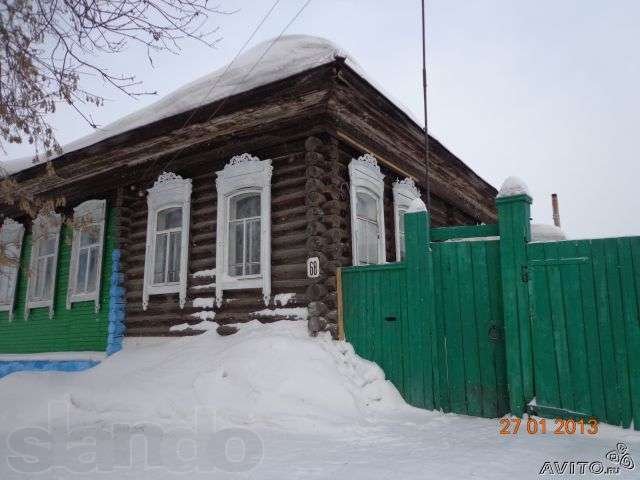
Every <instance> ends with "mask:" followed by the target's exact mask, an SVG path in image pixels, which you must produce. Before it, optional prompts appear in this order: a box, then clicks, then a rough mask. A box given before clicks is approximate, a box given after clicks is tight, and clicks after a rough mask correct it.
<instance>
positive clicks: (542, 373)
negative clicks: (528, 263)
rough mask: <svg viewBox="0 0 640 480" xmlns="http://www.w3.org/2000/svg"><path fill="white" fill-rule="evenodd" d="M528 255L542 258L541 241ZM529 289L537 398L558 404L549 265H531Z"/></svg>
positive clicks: (558, 390) (543, 401)
mask: <svg viewBox="0 0 640 480" xmlns="http://www.w3.org/2000/svg"><path fill="white" fill-rule="evenodd" d="M529 247H530V248H529V258H531V259H536V258H543V257H544V255H545V251H544V247H543V245H542V244H537V245H535V246H534V245H530V246H529ZM529 291H530V292H531V302H530V308H531V322H532V330H533V350H534V363H535V373H536V377H535V382H536V399H537V401H538V403H543V404H546V405H555V406H557V407H559V406H560V405H561V401H560V382H559V379H558V364H557V361H556V348H555V338H554V331H553V320H552V315H551V306H550V302H551V299H550V292H549V281H548V268H547V267H537V268H530V271H529Z"/></svg>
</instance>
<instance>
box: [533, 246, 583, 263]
mask: <svg viewBox="0 0 640 480" xmlns="http://www.w3.org/2000/svg"><path fill="white" fill-rule="evenodd" d="M550 243H554V244H556V245H557V246H558V248H560V249H562V251H565V250H566V249H569V250H570V249H571V248H572V246H573V245H574V244H573V243H572V242H550ZM589 262H590V258H589V257H577V256H575V255H574V256H571V257H562V258H548V259H541V260H529V265H531V266H532V267H547V266H563V265H580V264H583V263H589Z"/></svg>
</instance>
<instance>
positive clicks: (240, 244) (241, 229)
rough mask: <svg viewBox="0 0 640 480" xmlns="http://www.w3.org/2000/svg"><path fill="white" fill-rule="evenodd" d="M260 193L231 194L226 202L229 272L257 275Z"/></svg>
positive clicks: (236, 275)
mask: <svg viewBox="0 0 640 480" xmlns="http://www.w3.org/2000/svg"><path fill="white" fill-rule="evenodd" d="M260 221H261V220H260V194H258V193H247V194H242V195H238V196H236V197H233V198H232V199H231V201H230V205H229V230H228V231H229V275H230V276H232V277H238V276H246V275H258V274H260Z"/></svg>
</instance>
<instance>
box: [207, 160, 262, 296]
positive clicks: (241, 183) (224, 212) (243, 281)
mask: <svg viewBox="0 0 640 480" xmlns="http://www.w3.org/2000/svg"><path fill="white" fill-rule="evenodd" d="M272 172H273V167H272V165H271V160H260V159H259V158H257V157H254V156H252V155H249V154H248V153H244V154H242V155H236V156H234V157H233V158H231V160H230V161H229V163H228V164H227V165H225V167H224V168H223V169H222V170H220V171H218V172H217V178H216V189H217V191H218V209H217V210H218V211H217V225H216V227H217V228H216V305H217V306H218V307H220V306H221V305H222V299H223V296H224V291H225V290H241V289H251V288H256V289H262V298H263V300H264V303H265V305H269V303H270V301H271V175H272ZM246 193H258V194H260V274H257V275H246V276H241V277H238V276H235V277H232V276H230V275H229V211H230V205H231V199H232V198H233V197H236V196H238V195H243V194H246Z"/></svg>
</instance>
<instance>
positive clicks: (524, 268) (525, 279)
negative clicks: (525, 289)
mask: <svg viewBox="0 0 640 480" xmlns="http://www.w3.org/2000/svg"><path fill="white" fill-rule="evenodd" d="M521 273H522V282H523V283H528V282H529V267H527V266H526V265H522V267H521Z"/></svg>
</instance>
